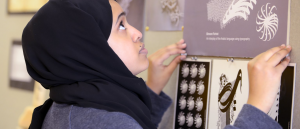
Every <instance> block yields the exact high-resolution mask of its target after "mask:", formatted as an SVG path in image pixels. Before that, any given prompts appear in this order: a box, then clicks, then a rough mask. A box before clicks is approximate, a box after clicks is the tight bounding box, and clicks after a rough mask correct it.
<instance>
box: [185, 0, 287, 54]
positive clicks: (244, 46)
mask: <svg viewBox="0 0 300 129" xmlns="http://www.w3.org/2000/svg"><path fill="white" fill-rule="evenodd" d="M289 2H290V0H247V1H244V0H187V1H186V2H185V11H184V12H185V16H184V34H183V35H184V36H183V37H184V39H185V41H186V43H187V44H188V45H187V53H188V55H202V56H222V57H246V58H253V57H255V56H256V55H258V54H260V53H262V52H264V51H266V50H268V49H270V48H272V47H275V46H280V45H281V44H289V38H288V37H289V14H290V13H289V12H290V7H289Z"/></svg>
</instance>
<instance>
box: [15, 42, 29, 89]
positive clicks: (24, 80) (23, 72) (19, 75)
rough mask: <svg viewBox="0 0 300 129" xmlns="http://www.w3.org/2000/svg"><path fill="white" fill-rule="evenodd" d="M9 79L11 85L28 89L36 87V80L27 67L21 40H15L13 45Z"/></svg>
mask: <svg viewBox="0 0 300 129" xmlns="http://www.w3.org/2000/svg"><path fill="white" fill-rule="evenodd" d="M9 79H10V80H9V83H10V87H14V88H19V89H23V90H28V91H33V89H34V80H33V79H32V78H31V76H30V75H29V74H28V72H27V69H26V64H25V59H24V55H23V49H22V42H21V41H13V43H12V46H11V55H10V68H9Z"/></svg>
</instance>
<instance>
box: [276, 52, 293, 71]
mask: <svg viewBox="0 0 300 129" xmlns="http://www.w3.org/2000/svg"><path fill="white" fill-rule="evenodd" d="M290 60H291V58H290V57H289V56H288V57H286V58H285V59H284V60H283V61H282V62H280V63H279V64H278V65H277V66H276V69H277V70H278V72H280V73H282V72H283V71H284V70H285V69H286V67H287V66H288V65H289V63H290Z"/></svg>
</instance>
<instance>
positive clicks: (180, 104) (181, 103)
mask: <svg viewBox="0 0 300 129" xmlns="http://www.w3.org/2000/svg"><path fill="white" fill-rule="evenodd" d="M179 107H180V109H181V110H183V109H184V108H185V107H186V99H185V96H181V97H180V99H179Z"/></svg>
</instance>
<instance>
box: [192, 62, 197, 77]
mask: <svg viewBox="0 0 300 129" xmlns="http://www.w3.org/2000/svg"><path fill="white" fill-rule="evenodd" d="M197 72H198V69H197V65H196V64H193V65H192V66H191V69H190V74H191V77H192V78H195V77H196V76H197Z"/></svg>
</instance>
